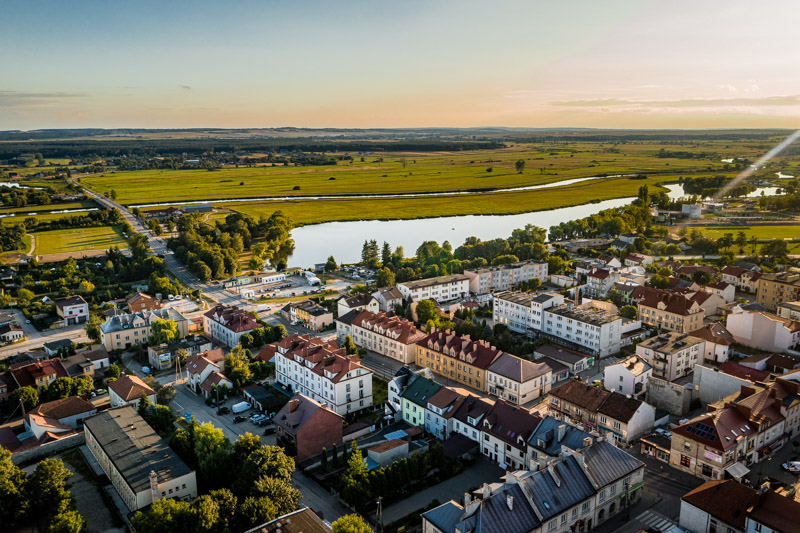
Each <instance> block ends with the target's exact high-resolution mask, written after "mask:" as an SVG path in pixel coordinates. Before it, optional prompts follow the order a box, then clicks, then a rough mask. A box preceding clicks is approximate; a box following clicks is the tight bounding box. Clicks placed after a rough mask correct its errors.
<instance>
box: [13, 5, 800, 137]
mask: <svg viewBox="0 0 800 533" xmlns="http://www.w3.org/2000/svg"><path fill="white" fill-rule="evenodd" d="M1 13H2V15H0V18H2V31H0V130H14V129H20V130H32V129H43V128H85V127H97V128H189V127H192V128H202V127H221V128H269V127H281V126H296V127H337V128H373V127H385V128H391V127H480V126H509V127H593V128H653V129H656V128H754V127H781V128H797V127H798V124H799V123H800V53H798V51H800V45H798V43H797V32H798V26H797V21H798V20H800V2H797V1H796V0H771V1H770V2H752V1H739V0H726V1H719V0H704V1H697V0H670V1H668V2H665V1H663V0H659V1H651V0H635V1H634V0H603V1H597V0H592V1H584V0H560V1H559V0H548V1H543V0H520V1H511V0H509V1H504V0H491V1H489V0H484V1H471V0H420V1H416V0H395V1H394V2H389V1H384V0H364V1H361V0H356V1H349V0H330V1H314V0H307V1H304V0H282V1H270V0H258V1H255V0H254V1H244V0H242V1H237V0H227V1H220V0H217V1H214V2H211V1H206V0H194V1H191V2H189V1H180V0H169V1H165V0H158V1H144V0H141V1H138V0H128V1H125V2H119V1H114V0H108V1H101V0H97V1H83V0H71V1H69V2H65V1H63V0H51V1H40V0H26V1H24V2H23V1H16V2H5V3H4V4H3V7H2V11H1Z"/></svg>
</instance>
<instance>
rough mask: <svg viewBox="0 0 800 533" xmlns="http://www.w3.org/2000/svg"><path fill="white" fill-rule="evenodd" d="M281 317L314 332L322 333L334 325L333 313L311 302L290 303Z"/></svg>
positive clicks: (282, 311) (282, 310)
mask: <svg viewBox="0 0 800 533" xmlns="http://www.w3.org/2000/svg"><path fill="white" fill-rule="evenodd" d="M281 315H283V317H284V318H285V319H286V320H289V321H290V322H291V323H292V324H297V323H300V324H303V325H304V326H305V327H307V328H308V329H310V330H312V331H320V330H322V329H325V328H326V327H328V326H330V325H331V324H333V313H332V312H330V311H328V310H327V309H325V308H324V307H322V306H321V305H319V304H317V303H314V302H312V301H311V300H300V301H297V302H289V303H288V304H286V305H285V306H284V307H283V309H281Z"/></svg>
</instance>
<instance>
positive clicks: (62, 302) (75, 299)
mask: <svg viewBox="0 0 800 533" xmlns="http://www.w3.org/2000/svg"><path fill="white" fill-rule="evenodd" d="M85 303H86V300H84V299H83V298H81V297H80V296H70V297H69V298H57V299H56V307H61V308H63V307H69V306H71V305H80V304H85Z"/></svg>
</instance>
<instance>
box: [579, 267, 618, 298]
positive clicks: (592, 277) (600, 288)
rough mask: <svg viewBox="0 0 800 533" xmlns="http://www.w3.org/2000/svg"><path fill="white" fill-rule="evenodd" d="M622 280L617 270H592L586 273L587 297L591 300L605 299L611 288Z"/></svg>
mask: <svg viewBox="0 0 800 533" xmlns="http://www.w3.org/2000/svg"><path fill="white" fill-rule="evenodd" d="M619 280H620V274H619V271H617V270H608V269H605V268H592V269H591V270H590V271H589V272H587V273H586V288H585V293H586V296H588V297H590V298H605V297H606V295H607V294H608V292H609V291H610V290H611V287H613V286H614V284H615V283H618V282H619Z"/></svg>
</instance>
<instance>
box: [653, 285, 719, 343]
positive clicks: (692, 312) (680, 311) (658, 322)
mask: <svg viewBox="0 0 800 533" xmlns="http://www.w3.org/2000/svg"><path fill="white" fill-rule="evenodd" d="M638 311H639V320H641V321H642V324H645V325H648V326H655V327H658V328H661V329H666V330H669V331H678V332H680V333H689V332H690V331H694V330H696V329H700V328H702V327H703V318H704V316H705V313H704V312H703V308H702V307H701V306H700V304H699V303H697V302H696V301H695V300H693V299H692V298H687V297H686V296H685V295H683V294H676V293H672V292H670V291H665V290H659V289H647V290H646V293H645V295H644V297H643V298H641V299H640V300H639V302H638Z"/></svg>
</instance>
